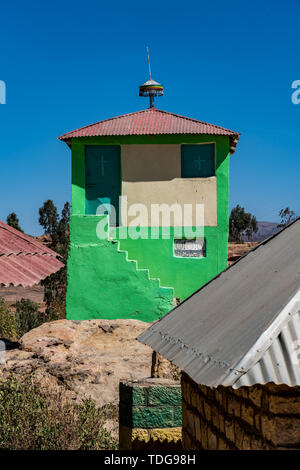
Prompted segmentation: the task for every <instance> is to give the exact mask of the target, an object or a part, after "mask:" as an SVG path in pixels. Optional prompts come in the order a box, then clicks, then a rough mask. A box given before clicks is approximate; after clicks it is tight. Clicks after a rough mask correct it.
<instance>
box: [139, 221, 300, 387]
mask: <svg viewBox="0 0 300 470" xmlns="http://www.w3.org/2000/svg"><path fill="white" fill-rule="evenodd" d="M299 289H300V219H298V220H297V221H295V222H294V223H292V224H291V225H289V226H288V227H286V228H285V229H284V230H282V231H281V232H279V233H277V234H276V235H274V236H273V237H271V238H270V239H268V240H266V241H264V242H263V243H261V244H260V245H258V247H255V248H254V249H253V250H252V251H250V252H249V253H248V254H247V255H245V256H244V257H243V258H241V259H240V260H238V261H237V262H236V263H234V264H233V265H232V266H231V267H230V268H228V269H226V270H225V271H223V272H222V273H221V274H220V275H218V276H217V277H215V278H214V279H213V280H212V281H210V282H209V283H208V284H206V285H205V286H203V287H202V288H201V289H199V290H198V291H197V292H195V293H194V294H193V295H192V296H191V297H189V298H188V299H187V300H185V301H184V302H183V303H182V304H180V305H179V306H178V307H176V308H175V309H174V310H172V311H171V312H170V313H169V314H167V315H166V316H165V317H163V318H162V319H161V320H160V321H159V322H157V323H155V324H154V325H152V326H151V327H150V328H149V329H148V330H146V331H145V332H144V333H142V335H140V336H139V338H138V339H139V340H140V341H141V342H143V343H144V344H147V345H148V346H151V347H152V348H153V349H154V350H155V351H157V352H159V353H160V354H162V355H163V356H165V357H166V358H167V359H169V360H170V361H172V362H173V363H174V364H176V365H177V366H179V367H180V368H181V369H183V370H184V371H185V372H186V373H187V374H189V375H190V376H191V377H192V378H193V380H195V382H197V383H201V384H205V385H208V386H211V387H216V386H218V385H231V386H234V384H235V383H236V384H237V385H236V386H241V383H242V382H240V383H238V380H239V379H240V377H243V376H244V374H246V373H247V372H248V371H250V370H251V372H252V378H251V379H250V375H249V376H248V378H247V379H246V377H245V378H244V380H248V381H249V383H251V384H253V383H259V382H260V380H262V379H261V378H260V377H259V375H258V374H257V375H256V374H255V373H254V371H253V366H254V365H255V364H257V363H259V362H260V361H262V362H260V365H257V366H256V367H257V370H258V368H259V367H261V366H262V367H265V368H266V367H267V369H268V373H267V375H265V379H264V380H266V378H267V380H269V379H270V381H271V379H272V381H275V383H276V380H279V381H284V383H288V385H300V383H299V382H298V378H299V376H298V377H295V374H294V375H293V371H291V368H290V373H289V378H286V376H287V374H286V371H287V369H288V368H289V367H290V364H291V363H292V361H293V359H292V356H291V353H290V351H291V348H292V345H291V347H290V349H283V348H281V354H284V362H282V361H278V360H277V356H276V354H275V355H274V354H273V355H272V352H274V348H275V349H276V351H277V352H278V354H279V350H280V345H281V344H282V338H283V337H284V336H283V335H284V333H283V328H287V331H290V330H291V329H293V332H294V333H293V334H294V336H295V337H297V340H300V337H299V333H300V331H299V328H298V327H297V328H296V329H295V325H298V323H295V322H297V317H295V318H294V316H295V315H298V311H299V310H300V303H299V302H300V300H299V294H297V293H298V291H299ZM283 316H284V318H283ZM281 317H282V318H283V319H282V318H281ZM291 318H293V321H292V322H291V323H289V324H288V326H287V323H286V322H287V320H290V319H291ZM279 319H280V322H281V323H279ZM275 327H276V329H275ZM280 335H281V336H280ZM294 339H295V338H294ZM275 340H276V341H277V342H275ZM293 341H294V340H293ZM258 344H260V346H259V347H258V346H257V345H258ZM270 348H272V349H270ZM267 351H268V352H267ZM270 358H271V360H272V363H273V366H272V368H273V369H274V370H276V373H272V369H271V368H270V366H267V364H268V360H270ZM276 360H277V362H276ZM276 364H279V365H276ZM295 367H299V362H298V364H297V365H296V366H295ZM279 369H280V373H279V372H278V370H279ZM249 374H250V373H249ZM276 377H277V379H276ZM293 377H294V378H293Z"/></svg>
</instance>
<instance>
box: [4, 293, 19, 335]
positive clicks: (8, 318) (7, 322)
mask: <svg viewBox="0 0 300 470" xmlns="http://www.w3.org/2000/svg"><path fill="white" fill-rule="evenodd" d="M0 337H1V338H8V339H11V340H15V339H18V331H17V325H16V317H15V314H14V312H13V311H12V310H11V309H10V308H9V306H8V304H7V302H5V300H4V299H3V298H2V297H0Z"/></svg>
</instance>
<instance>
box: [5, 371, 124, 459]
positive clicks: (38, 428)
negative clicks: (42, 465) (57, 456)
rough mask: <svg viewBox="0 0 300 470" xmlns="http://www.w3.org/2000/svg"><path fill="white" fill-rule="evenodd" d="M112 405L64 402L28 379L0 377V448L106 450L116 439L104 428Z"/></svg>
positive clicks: (112, 446) (111, 416)
mask: <svg viewBox="0 0 300 470" xmlns="http://www.w3.org/2000/svg"><path fill="white" fill-rule="evenodd" d="M116 413H117V410H116V406H114V405H107V406H105V407H102V408H97V407H96V405H95V403H94V402H93V401H92V400H85V401H83V403H81V404H75V403H73V402H71V403H66V402H64V400H62V397H61V396H59V395H57V396H54V395H52V396H49V395H46V394H45V393H44V392H42V391H41V390H40V389H38V388H37V387H36V386H34V385H33V384H32V383H31V382H30V380H29V379H25V380H24V381H23V382H19V381H17V380H16V379H13V378H10V379H8V380H7V381H3V380H2V381H0V449H9V450H13V449H16V450H28V449H33V450H48V449H49V450H108V449H116V448H117V441H116V439H115V438H114V437H113V436H112V435H111V433H110V432H109V431H107V430H106V429H105V422H106V420H107V419H109V418H114V417H115V416H116Z"/></svg>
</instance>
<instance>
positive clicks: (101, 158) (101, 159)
mask: <svg viewBox="0 0 300 470" xmlns="http://www.w3.org/2000/svg"><path fill="white" fill-rule="evenodd" d="M105 163H108V161H107V160H105V157H104V155H100V170H101V176H104V173H105Z"/></svg>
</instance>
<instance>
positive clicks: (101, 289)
mask: <svg viewBox="0 0 300 470" xmlns="http://www.w3.org/2000/svg"><path fill="white" fill-rule="evenodd" d="M212 141H214V142H216V177H217V201H218V205H217V216H218V226H217V227H205V228H204V236H205V238H206V258H198V259H197V258H176V257H174V256H173V237H171V239H158V240H151V239H148V240H144V239H138V240H131V239H127V240H120V241H119V243H113V242H112V241H109V240H106V241H101V240H99V239H98V238H97V237H96V228H95V227H96V225H97V222H98V220H99V217H98V216H84V212H85V168H84V166H85V165H84V160H85V157H84V156H85V146H86V145H97V144H98V145H122V144H132V145H134V144H151V143H152V144H182V143H200V142H212ZM228 204H229V139H228V138H227V137H224V136H209V135H208V136H186V135H182V136H180V135H174V136H167V135H165V136H121V137H115V138H113V137H98V138H88V139H87V138H86V139H73V141H72V214H73V215H72V218H71V227H70V253H69V260H68V289H67V318H70V319H77V320H81V319H88V318H107V319H110V318H137V319H140V320H144V321H152V320H154V319H157V318H159V317H161V316H162V315H164V314H165V313H167V311H169V310H170V309H171V308H172V303H171V297H172V295H174V296H175V297H179V298H180V300H181V301H182V300H184V299H185V298H186V297H188V296H189V295H191V294H192V293H193V292H194V291H195V290H197V289H199V288H200V287H201V286H202V285H204V284H205V283H206V282H208V281H209V280H210V279H212V278H213V277H214V276H215V275H216V274H218V273H219V272H220V271H222V270H223V269H225V268H226V267H227V241H228V219H229V213H228V210H229V208H228ZM171 230H172V229H171ZM115 239H116V240H118V230H117V232H116V234H115ZM118 249H120V250H124V251H125V252H126V253H122V252H121V253H120V252H119V251H118ZM128 259H129V260H136V262H137V263H130V262H128V261H127V260H128ZM136 266H137V267H138V268H139V269H147V270H148V271H147V274H146V272H145V271H139V270H136ZM133 268H134V269H133ZM149 276H150V278H151V279H155V278H158V279H159V280H160V286H165V287H173V288H174V293H172V290H170V289H161V288H160V287H159V286H158V281H149ZM153 283H154V284H155V283H156V284H155V286H156V287H154V284H153Z"/></svg>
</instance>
